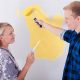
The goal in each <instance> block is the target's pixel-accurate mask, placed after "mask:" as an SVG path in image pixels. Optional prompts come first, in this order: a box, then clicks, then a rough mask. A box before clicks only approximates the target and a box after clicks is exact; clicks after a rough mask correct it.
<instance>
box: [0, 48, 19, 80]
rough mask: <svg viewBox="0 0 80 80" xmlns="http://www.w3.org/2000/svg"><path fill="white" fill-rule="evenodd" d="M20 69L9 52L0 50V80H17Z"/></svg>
mask: <svg viewBox="0 0 80 80" xmlns="http://www.w3.org/2000/svg"><path fill="white" fill-rule="evenodd" d="M19 72H20V69H19V67H18V65H17V63H16V61H15V59H14V57H13V56H12V54H11V53H10V51H9V50H7V49H4V48H0V80H17V76H18V74H19Z"/></svg>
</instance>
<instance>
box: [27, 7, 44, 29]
mask: <svg viewBox="0 0 80 80" xmlns="http://www.w3.org/2000/svg"><path fill="white" fill-rule="evenodd" d="M36 10H37V9H36V8H28V9H27V10H26V16H30V15H31V14H32V13H33V12H34V11H36ZM33 20H34V22H35V23H36V24H37V25H38V26H39V27H40V28H42V25H41V24H40V23H39V22H38V20H37V18H34V19H33Z"/></svg>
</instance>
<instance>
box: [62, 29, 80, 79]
mask: <svg viewBox="0 0 80 80" xmlns="http://www.w3.org/2000/svg"><path fill="white" fill-rule="evenodd" d="M63 39H64V40H65V41H67V42H68V43H70V46H69V52H68V55H67V59H66V63H65V67H64V72H63V78H62V80H80V33H78V34H77V32H76V31H75V30H74V31H71V30H67V31H66V32H65V33H64V35H63Z"/></svg>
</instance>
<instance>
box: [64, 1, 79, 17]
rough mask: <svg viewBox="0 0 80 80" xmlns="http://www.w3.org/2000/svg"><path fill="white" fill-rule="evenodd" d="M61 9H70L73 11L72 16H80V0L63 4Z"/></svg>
mask: <svg viewBox="0 0 80 80" xmlns="http://www.w3.org/2000/svg"><path fill="white" fill-rule="evenodd" d="M63 9H64V10H67V9H69V10H71V11H72V13H73V17H77V16H80V1H74V2H72V3H70V4H69V5H67V6H65V7H64V8H63Z"/></svg>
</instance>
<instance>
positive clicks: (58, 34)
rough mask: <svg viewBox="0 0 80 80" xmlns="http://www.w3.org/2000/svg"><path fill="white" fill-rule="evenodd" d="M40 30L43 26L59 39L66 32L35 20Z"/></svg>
mask: <svg viewBox="0 0 80 80" xmlns="http://www.w3.org/2000/svg"><path fill="white" fill-rule="evenodd" d="M35 22H36V23H37V24H38V25H39V26H40V28H41V25H42V27H43V26H44V27H45V28H46V29H48V30H49V31H50V32H52V33H53V34H55V35H57V36H59V37H61V36H62V34H63V33H64V32H65V31H66V30H65V29H62V28H58V27H55V26H53V25H50V24H48V23H46V22H44V21H42V20H37V19H36V21H35Z"/></svg>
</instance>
